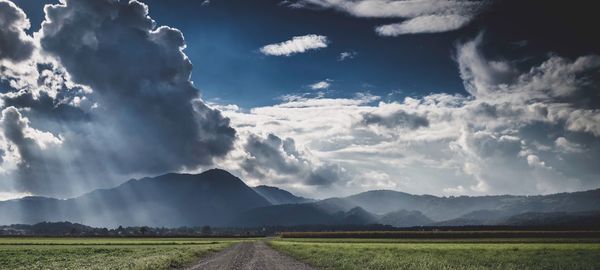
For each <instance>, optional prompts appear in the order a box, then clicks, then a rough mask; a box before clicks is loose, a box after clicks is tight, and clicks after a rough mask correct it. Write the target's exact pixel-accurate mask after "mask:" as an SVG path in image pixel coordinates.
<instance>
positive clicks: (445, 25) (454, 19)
mask: <svg viewBox="0 0 600 270" xmlns="http://www.w3.org/2000/svg"><path fill="white" fill-rule="evenodd" d="M469 21H471V18H469V17H466V16H461V15H427V16H419V17H415V18H411V19H408V20H406V21H403V22H401V23H394V24H386V25H382V26H378V27H377V28H375V31H376V32H377V34H379V35H381V36H399V35H405V34H417V33H439V32H448V31H452V30H456V29H459V28H461V27H463V26H465V25H466V24H467V23H469Z"/></svg>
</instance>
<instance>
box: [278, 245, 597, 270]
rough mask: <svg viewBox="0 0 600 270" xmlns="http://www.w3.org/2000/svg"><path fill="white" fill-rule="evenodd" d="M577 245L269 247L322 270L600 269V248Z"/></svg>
mask: <svg viewBox="0 0 600 270" xmlns="http://www.w3.org/2000/svg"><path fill="white" fill-rule="evenodd" d="M578 241H579V242H578ZM578 241H577V240H573V239H571V240H568V239H566V240H565V239H563V240H557V239H500V240H497V239H477V240H439V239H438V240H409V241H406V240H399V239H392V240H386V239H277V240H274V241H271V242H270V245H271V246H272V247H273V248H275V249H277V250H279V251H281V252H283V253H286V254H289V255H290V256H292V257H294V258H296V259H298V260H301V261H304V262H306V263H308V264H310V265H313V266H316V267H319V268H321V269H349V270H350V269H357V270H359V269H360V270H363V269H382V270H383V269H446V270H450V269H498V270H500V269H514V270H527V269H532V270H533V269H565V270H566V269H582V270H583V269H585V270H591V269H600V244H599V243H597V242H596V243H594V241H595V240H589V239H579V240H578Z"/></svg>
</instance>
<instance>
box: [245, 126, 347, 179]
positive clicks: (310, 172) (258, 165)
mask: <svg viewBox="0 0 600 270" xmlns="http://www.w3.org/2000/svg"><path fill="white" fill-rule="evenodd" d="M244 151H245V152H246V153H247V154H248V155H249V157H248V158H246V159H244V160H243V161H242V163H241V167H242V169H243V170H244V171H245V172H246V173H248V174H250V175H251V176H252V177H255V178H265V177H268V178H269V179H270V180H276V181H281V182H295V183H299V182H301V183H304V184H306V185H311V186H327V185H331V184H332V183H336V182H338V181H340V180H343V179H342V174H343V173H344V171H343V169H342V168H341V167H340V166H339V165H337V164H329V163H327V164H321V165H315V164H313V163H312V162H311V161H310V160H309V159H308V158H307V157H305V156H304V154H303V153H301V152H300V151H298V149H297V148H296V146H295V142H294V140H293V139H291V138H286V139H285V140H282V139H281V138H279V137H277V136H276V135H274V134H269V135H267V137H266V138H262V137H260V136H257V135H254V134H251V135H250V136H249V137H248V139H247V142H246V144H245V145H244Z"/></svg>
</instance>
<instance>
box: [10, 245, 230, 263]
mask: <svg viewBox="0 0 600 270" xmlns="http://www.w3.org/2000/svg"><path fill="white" fill-rule="evenodd" d="M237 241H242V240H237V239H191V238H190V239H184V238H0V269H11V270H18V269H171V268H179V267H183V266H185V265H187V264H189V263H191V262H193V261H195V260H197V259H198V258H200V257H203V256H206V255H208V254H211V253H214V252H218V251H220V250H222V249H224V248H226V247H228V246H230V245H231V244H233V243H235V242H237Z"/></svg>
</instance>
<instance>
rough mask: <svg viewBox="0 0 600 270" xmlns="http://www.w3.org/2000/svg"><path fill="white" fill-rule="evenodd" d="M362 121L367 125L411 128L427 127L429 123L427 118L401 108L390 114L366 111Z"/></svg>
mask: <svg viewBox="0 0 600 270" xmlns="http://www.w3.org/2000/svg"><path fill="white" fill-rule="evenodd" d="M362 123H363V124H365V125H380V126H384V127H387V128H395V127H401V128H410V129H417V128H420V127H427V126H428V125H429V121H428V120H427V118H425V117H422V116H419V115H417V114H410V113H407V112H404V111H401V110H400V111H396V112H394V113H392V114H390V115H379V114H376V113H364V114H362Z"/></svg>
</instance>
